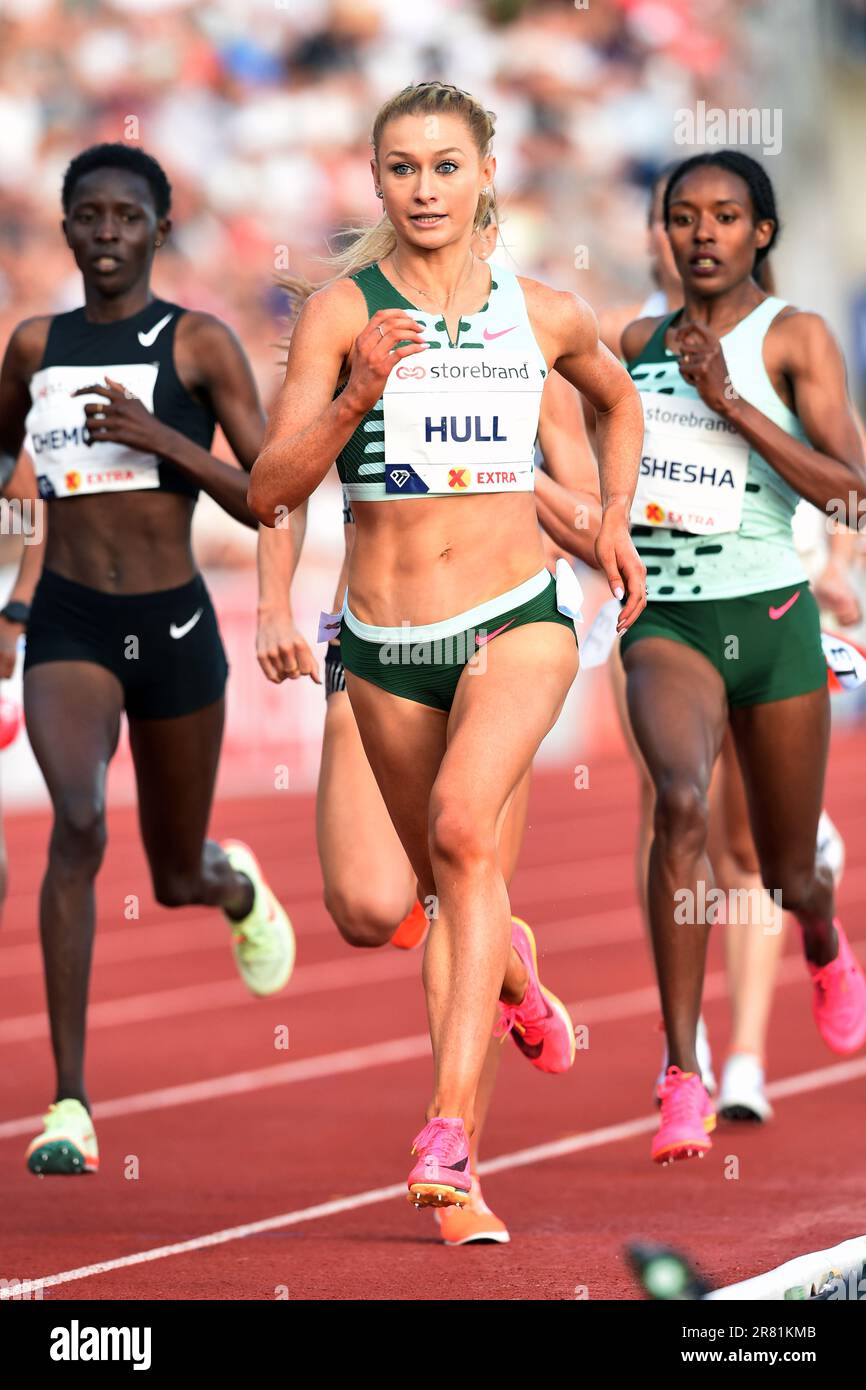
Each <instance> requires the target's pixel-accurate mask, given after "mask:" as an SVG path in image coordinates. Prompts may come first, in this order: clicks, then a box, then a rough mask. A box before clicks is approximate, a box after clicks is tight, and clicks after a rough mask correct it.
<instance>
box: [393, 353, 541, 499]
mask: <svg viewBox="0 0 866 1390" xmlns="http://www.w3.org/2000/svg"><path fill="white" fill-rule="evenodd" d="M543 387H544V376H543V375H542V369H541V367H540V365H539V362H538V359H537V357H535V356H534V355H533V354H532V353H531V352H516V351H507V350H506V349H504V348H503V349H500V350H498V351H489V352H487V351H485V352H477V351H475V350H473V349H471V348H443V349H441V350H439V349H435V350H434V349H431V348H428V349H427V351H426V352H425V353H419V354H417V355H416V356H412V357H408V358H404V360H403V361H402V362H400V363H399V364H398V366H396V367H395V368H394V369H393V370H392V372H391V374H390V376H389V377H388V381H387V384H386V386H385V391H384V393H383V396H382V404H383V413H384V424H385V491H386V492H387V493H389V494H391V495H394V494H400V493H402V494H403V495H409V494H412V493H414V494H418V493H430V494H432V495H434V496H440V497H447V496H453V495H454V494H456V493H461V492H531V491H532V489H533V486H534V478H533V468H534V454H535V436H536V434H537V432H538V412H539V408H540V404H541V392H542V389H543Z"/></svg>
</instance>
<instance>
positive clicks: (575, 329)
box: [532, 283, 646, 631]
mask: <svg viewBox="0 0 866 1390" xmlns="http://www.w3.org/2000/svg"><path fill="white" fill-rule="evenodd" d="M532 299H533V307H534V309H535V313H536V314H537V318H538V321H539V329H540V332H541V337H540V338H539V344H540V346H541V347H542V351H545V349H546V350H547V352H548V353H549V354H550V356H549V358H548V360H551V358H552V361H553V366H554V367H555V368H556V370H557V371H558V372H559V373H560V374H561V375H562V376H564V377H565V379H566V381H569V382H571V385H572V386H574V387H575V388H576V389H577V390H578V391H580V392H581V393H582V394H583V395H585V396H586V398H587V400H588V401H589V403H590V405H592V406H593V408H594V410H595V412H596V418H597V437H598V476H599V485H600V491H601V501H602V518H601V528H600V531H599V535H598V539H597V540H596V544H595V551H596V556H597V559H598V564H599V568H600V569H602V570H603V571H604V573H605V576H606V578H607V581H608V583H609V585H610V588H611V592H612V593H613V595H614V597H615V598H619V599H622V598H623V597H625V603H624V605H623V609H622V612H621V614H620V618H619V623H618V630H619V631H625V629H626V628H627V627H630V626H631V624H632V623H633V622H634V621H635V619H636V618H637V617H638V615H639V614H640V613H641V612H642V610H643V609H644V607H645V606H646V569H645V567H644V565H643V564H642V562H641V560H640V557H639V556H638V554H637V552H636V550H635V548H634V546H633V544H632V542H631V537H630V536H629V512H630V510H631V503H632V498H633V496H634V491H635V487H636V486H637V478H638V469H639V467H640V450H641V445H642V442H643V411H642V409H641V404H640V399H639V397H638V393H637V391H636V389H635V386H634V384H633V382H632V380H631V378H630V377H629V375H628V373H627V372H626V370H625V368H624V367H623V365H622V363H621V362H618V361H617V359H616V358H615V357H614V355H613V353H612V352H610V351H609V350H608V349H607V348H606V347H605V346H604V344H603V343H601V342H600V341H599V337H598V325H597V323H596V319H595V315H594V314H593V312H592V310H591V309H590V308H589V306H588V305H587V304H584V303H583V302H582V301H581V300H579V299H578V298H577V297H576V296H575V295H572V294H568V293H564V292H559V291H555V290H550V289H549V288H548V287H546V286H541V285H538V284H537V283H536V284H535V285H534V286H533V293H532ZM538 336H539V335H538V332H536V337H538Z"/></svg>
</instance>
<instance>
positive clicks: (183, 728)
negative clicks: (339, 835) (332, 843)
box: [0, 144, 295, 1174]
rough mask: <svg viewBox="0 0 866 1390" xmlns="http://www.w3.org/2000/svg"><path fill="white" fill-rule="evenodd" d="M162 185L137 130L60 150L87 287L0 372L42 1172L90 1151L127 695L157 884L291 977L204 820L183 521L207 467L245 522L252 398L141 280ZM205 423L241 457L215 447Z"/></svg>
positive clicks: (217, 696) (215, 649) (208, 713)
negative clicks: (28, 759) (128, 136)
mask: <svg viewBox="0 0 866 1390" xmlns="http://www.w3.org/2000/svg"><path fill="white" fill-rule="evenodd" d="M170 194H171V190H170V185H169V183H168V180H167V178H166V176H165V173H164V172H163V170H162V168H161V167H160V165H159V164H158V163H157V162H156V161H155V160H154V159H152V158H151V157H150V156H149V155H147V154H145V153H144V152H143V151H141V150H138V149H136V148H135V147H132V146H128V145H120V144H118V145H98V146H94V147H93V148H91V149H88V150H85V151H84V152H83V153H82V154H80V155H78V156H77V157H76V158H75V159H74V160H73V161H72V163H71V164H70V165H69V167H68V169H67V171H66V175H65V178H64V182H63V212H64V221H63V229H64V233H65V236H66V241H67V244H68V246H69V248H70V250H71V251H72V253H73V256H74V257H75V261H76V264H77V265H78V267H79V269H80V270H81V272H82V277H83V281H84V306H83V308H80V309H75V310H72V311H71V312H69V313H64V314H55V315H47V316H44V317H39V318H33V319H28V320H26V321H25V322H24V323H22V324H20V325H19V326H18V328H16V330H15V332H14V333H13V335H12V339H11V342H10V344H9V348H8V350H7V352H6V357H5V360H4V363H3V370H2V378H0V430H2V434H0V451H2V454H3V455H4V456H7V457H9V458H12V459H15V458H17V456H18V453H19V451H20V449H21V447H22V444H23V443H24V439H25V431H26V434H27V449H28V452H29V453H30V454H31V456H32V458H33V460H34V463H35V467H36V473H37V476H38V483H39V490H40V493H41V496H42V498H43V502H44V509H45V512H46V513H47V518H46V530H47V540H46V543H45V547H44V549H45V561H44V569H43V572H42V576H41V578H40V580H39V584H38V586H37V588H36V591H35V594H34V595H33V602H32V611H31V612H30V614H29V621H28V624H27V649H26V656H25V665H24V707H25V715H26V721H27V730H28V733H29V736H30V742H31V744H32V746H33V751H34V753H35V755H36V759H37V761H38V763H39V766H40V768H41V770H42V774H43V776H44V777H45V781H46V784H47V787H48V792H49V795H50V797H51V801H52V806H53V810H54V824H53V828H52V833H51V842H50V847H49V854H48V867H47V871H46V874H45V878H44V881H43V884H42V893H41V899H40V931H41V939H42V950H43V955H44V960H45V979H46V988H47V995H48V1010H49V1015H50V1021H51V1041H52V1046H53V1051H54V1060H55V1064H56V1070H57V1089H56V1092H55V1099H54V1103H53V1104H52V1105H51V1106H50V1107H49V1110H48V1113H47V1115H46V1117H45V1121H44V1129H43V1131H42V1132H41V1133H40V1134H39V1135H37V1136H36V1138H35V1139H34V1140H33V1141H32V1143H31V1144H30V1145H29V1147H28V1150H27V1163H28V1166H29V1168H30V1169H31V1171H32V1172H34V1173H39V1174H45V1173H62V1174H69V1173H82V1172H95V1171H96V1169H97V1167H98V1164H99V1155H98V1147H97V1141H96V1135H95V1133H94V1130H93V1125H92V1122H91V1119H90V1114H89V1111H90V1104H89V1100H88V1097H87V1092H86V1089H85V1082H84V1046H85V1028H86V1012H87V992H88V982H89V977H90V961H91V951H92V946H93V933H94V880H95V878H96V874H97V871H98V869H99V866H100V863H101V861H102V856H103V852H104V849H105V841H106V827H105V782H106V773H107V770H108V764H109V763H110V761H111V758H112V756H113V754H114V751H115V749H116V747H117V741H118V737H119V733H120V719H121V714H122V713H123V712H124V710H125V712H126V715H127V718H128V721H129V741H130V747H131V750H132V756H133V761H134V764H135V775H136V783H137V788H138V810H139V819H140V825H141V833H142V839H143V842H144V848H145V852H146V854H147V858H148V863H149V866H150V872H151V878H152V883H153V890H154V894H155V896H156V899H157V901H158V902H159V903H161V904H162V905H163V906H166V907H180V906H183V905H186V904H188V903H204V904H207V905H208V906H213V907H219V908H221V909H222V912H223V915H224V917H225V920H226V921H227V922H228V924H229V926H230V927H231V929H232V942H233V950H234V956H235V960H236V963H237V966H238V969H239V970H240V973H241V975H242V977H243V979H244V982H245V983H246V985H247V987H248V988H249V989H250V990H251V991H252V992H253V993H254V994H260V995H264V994H272V993H274V991H276V990H279V989H282V987H283V986H284V985H285V984H286V983H287V981H288V979H289V976H290V975H291V972H292V966H293V962H294V954H295V943H294V934H293V932H292V928H291V924H290V922H289V919H288V917H287V916H286V914H285V912H284V911H283V909H282V907H281V906H280V905H279V903H278V902H277V901H276V898H275V897H274V895H273V893H272V892H271V891H270V889H269V888H268V886H267V884H266V882H265V880H264V878H263V876H262V872H261V869H260V868H259V866H258V864H257V862H256V859H255V857H254V855H253V853H252V851H251V850H250V849H249V848H248V847H247V846H245V845H243V844H241V843H240V842H239V841H229V842H226V843H225V844H224V845H223V846H220V845H218V844H216V843H215V842H214V841H212V840H208V839H206V834H207V826H208V820H209V817H210V809H211V800H212V796H213V787H214V780H215V776H216V770H217V762H218V758H219V750H220V743H221V739H222V728H223V715H224V699H223V691H224V688H225V683H226V676H227V672H228V667H227V664H226V659H225V654H224V652H223V647H222V642H221V640H220V635H219V629H218V627H217V620H216V614H215V613H214V609H213V605H212V603H211V600H210V596H209V594H208V592H207V589H206V588H205V584H204V581H203V579H202V577H201V575H200V574H199V573H198V571H197V570H196V566H195V562H194V559H193V555H192V551H191V548H190V524H191V521H192V514H193V508H194V506H195V501H196V498H197V495H198V492H199V490H200V489H204V491H205V492H207V493H209V494H210V496H212V497H213V498H214V499H215V500H216V501H217V502H219V504H220V505H221V506H222V507H223V508H224V509H225V510H226V511H227V512H229V513H230V514H231V515H232V516H234V517H236V518H237V520H238V521H240V522H244V523H245V524H247V525H253V524H254V520H253V518H252V516H251V514H250V511H249V508H248V506H247V503H246V497H245V494H246V487H247V477H246V472H245V471H244V470H245V469H246V470H249V468H250V467H251V466H252V462H253V459H254V458H255V455H256V451H257V450H258V448H259V446H260V443H261V438H262V429H263V424H264V419H263V413H262V409H261V405H260V402H259V398H258V393H257V391H256V386H255V383H254V380H253V376H252V372H251V370H250V367H249V364H248V362H247V360H246V357H245V356H244V353H243V351H242V349H241V348H240V346H239V344H238V342H237V340H236V338H235V337H234V334H233V333H231V332H230V330H229V329H228V328H226V326H225V325H224V324H222V323H220V322H219V320H217V319H215V318H213V317H212V315H210V314H200V313H193V312H190V311H188V310H186V309H184V308H182V307H181V306H180V305H177V304H171V303H168V302H167V301H165V300H162V299H159V298H155V297H154V295H153V293H152V291H151V288H150V272H151V265H152V262H153V257H154V252H155V250H156V248H158V247H159V246H161V245H162V244H163V243H164V242H165V239H166V237H167V236H168V234H169V230H170V227H171V222H170V219H169V206H170ZM217 423H219V424H220V425H221V426H222V429H223V431H224V433H225V436H226V438H227V439H228V441H229V444H230V445H231V447H232V449H233V451H234V453H235V455H236V457H237V459H238V461H239V462H240V464H241V465H242V468H236V467H233V466H232V465H230V464H227V463H223V462H221V461H219V460H218V459H216V458H214V457H213V456H212V455H211V454H210V453H209V449H210V446H211V442H212V440H213V434H214V428H215V425H216V424H217ZM26 561H27V557H26V556H25V564H26ZM22 574H23V570H22ZM33 579H35V576H33V575H31V582H32V580H33ZM19 597H21V598H22V599H23V600H25V601H26V600H27V599H28V598H29V594H25V593H23V592H22V591H21V585H19ZM61 731H62V732H61ZM59 735H60V736H59Z"/></svg>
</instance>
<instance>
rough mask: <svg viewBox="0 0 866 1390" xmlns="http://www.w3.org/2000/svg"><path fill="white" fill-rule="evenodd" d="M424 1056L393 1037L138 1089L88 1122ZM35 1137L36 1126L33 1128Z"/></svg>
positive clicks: (424, 1050) (419, 1047)
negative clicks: (152, 1088) (177, 1083)
mask: <svg viewBox="0 0 866 1390" xmlns="http://www.w3.org/2000/svg"><path fill="white" fill-rule="evenodd" d="M429 1055H430V1039H429V1037H428V1036H427V1034H426V1033H418V1034H417V1035H416V1036H415V1037H411V1038H394V1039H392V1040H391V1041H390V1042H382V1043H372V1044H371V1045H370V1046H369V1047H353V1048H347V1049H346V1050H345V1051H342V1052H328V1053H324V1054H322V1055H321V1056H318V1057H305V1058H302V1059H301V1060H300V1061H298V1062H282V1063H280V1064H278V1065H276V1066H272V1067H259V1068H257V1069H256V1070H255V1071H237V1072H232V1073H231V1074H230V1075H228V1076H214V1077H211V1078H210V1080H208V1081H191V1082H187V1083H186V1084H185V1085H181V1086H165V1087H163V1088H162V1089H161V1090H157V1091H141V1092H139V1093H138V1094H137V1095H132V1096H118V1097H117V1098H116V1099H115V1100H103V1101H99V1102H97V1104H96V1105H95V1106H94V1107H93V1118H94V1120H105V1119H112V1118H114V1117H115V1116H117V1115H137V1114H141V1113H142V1112H144V1111H147V1110H171V1109H173V1108H174V1107H175V1106H178V1105H191V1104H193V1103H194V1102H196V1101H203V1100H222V1099H224V1098H225V1097H226V1096H239V1095H246V1094H248V1093H249V1092H250V1091H262V1090H266V1089H267V1088H268V1087H269V1086H288V1085H291V1084H293V1083H295V1082H299V1081H314V1080H321V1079H323V1078H325V1077H331V1076H345V1075H346V1074H347V1073H349V1072H355V1071H364V1070H365V1069H366V1068H367V1067H381V1066H387V1065H389V1064H391V1063H394V1062H406V1061H413V1060H414V1059H415V1058H416V1057H425V1056H429ZM41 1123H42V1116H41V1115H27V1116H25V1117H24V1118H23V1119H20V1120H7V1121H6V1122H5V1123H4V1124H0V1139H14V1138H17V1137H18V1136H20V1135H22V1134H30V1133H31V1132H32V1131H33V1130H34V1128H35V1127H38V1126H39V1125H40V1124H41ZM36 1132H37V1133H38V1132H39V1131H38V1128H36Z"/></svg>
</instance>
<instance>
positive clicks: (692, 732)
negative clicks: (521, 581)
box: [624, 637, 728, 1072]
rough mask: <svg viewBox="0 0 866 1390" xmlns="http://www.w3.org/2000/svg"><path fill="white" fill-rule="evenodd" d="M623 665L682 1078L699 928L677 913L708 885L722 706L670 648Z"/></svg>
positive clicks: (699, 966)
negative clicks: (647, 806) (641, 769)
mask: <svg viewBox="0 0 866 1390" xmlns="http://www.w3.org/2000/svg"><path fill="white" fill-rule="evenodd" d="M624 664H625V669H626V674H627V680H628V707H629V714H630V716H631V722H632V728H633V729H634V733H635V738H636V740H637V743H638V746H639V748H640V750H641V753H642V755H643V757H644V759H645V760H646V764H647V767H648V768H649V772H650V776H651V777H652V781H653V785H654V787H655V794H656V802H655V821H654V832H655V833H654V839H653V844H652V849H651V851H650V860H649V876H648V889H647V904H648V909H649V919H650V929H651V932H652V939H653V949H654V952H655V960H656V971H657V974H658V981H659V992H660V994H661V1002H662V1012H663V1015H664V1021H665V1031H666V1033H667V1039H668V1057H669V1062H670V1064H671V1065H673V1066H678V1067H680V1068H681V1069H682V1070H683V1071H686V1072H693V1071H699V1067H698V1062H697V1058H696V1056H695V1034H696V1030H697V1024H698V1018H699V1016H700V1011H701V995H702V993H703V983H704V968H705V962H706V948H707V939H708V936H709V925H708V924H707V922H704V921H697V920H694V921H693V922H683V921H682V920H681V919H682V913H681V911H678V909H679V908H681V906H682V904H683V903H685V904H686V905H688V904H689V903H691V904H694V905H695V908H697V905H698V903H699V901H700V898H699V893H698V884H699V882H703V883H704V885H705V887H706V889H709V888H710V887H711V886H712V868H711V866H710V863H709V860H708V858H707V854H706V844H707V820H708V808H707V796H708V790H709V784H710V777H711V775H712V770H713V765H714V763H715V761H716V757H717V755H718V752H719V748H720V747H721V743H722V739H723V737H724V732H725V728H726V726H727V713H728V711H727V698H726V695H725V688H724V684H723V682H722V678H721V676H720V675H719V673H718V672H717V671H716V669H715V667H714V666H713V665H712V664H711V663H710V662H709V661H707V659H706V658H705V657H704V656H701V654H700V653H699V652H696V651H695V650H694V649H693V648H691V647H688V646H686V645H685V644H683V643H680V642H675V641H670V640H668V639H666V638H662V637H646V638H643V639H642V640H641V641H639V642H635V643H634V644H633V645H632V646H631V647H629V649H628V650H627V652H626V654H625V661H624ZM683 893H687V894H690V895H691V896H690V897H687V898H685V899H683V898H682V897H681V896H680V895H682V894H683ZM698 915H700V914H699V913H697V912H696V913H695V916H698ZM678 916H679V917H680V920H679V921H678V920H677V918H678Z"/></svg>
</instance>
